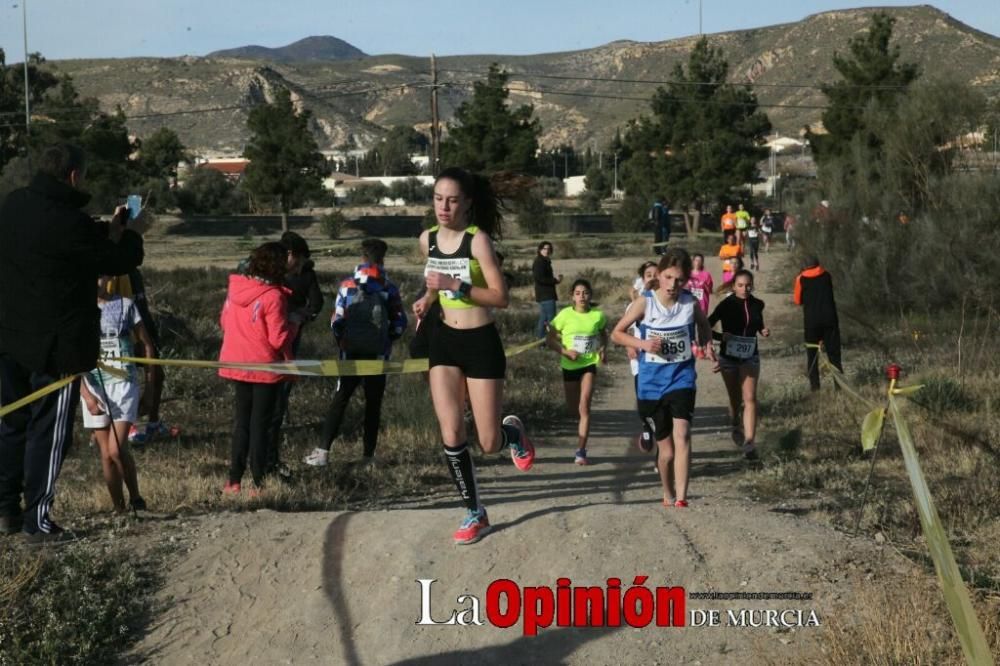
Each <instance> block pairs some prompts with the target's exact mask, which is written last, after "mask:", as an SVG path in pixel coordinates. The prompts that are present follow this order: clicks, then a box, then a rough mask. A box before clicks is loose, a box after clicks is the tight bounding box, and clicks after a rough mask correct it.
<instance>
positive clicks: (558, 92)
mask: <svg viewBox="0 0 1000 666" xmlns="http://www.w3.org/2000/svg"><path fill="white" fill-rule="evenodd" d="M441 85H443V86H450V87H465V88H469V87H472V86H473V85H474V84H473V83H461V82H449V83H444V84H441ZM505 87H506V88H507V90H509V91H510V92H520V93H538V94H543V95H564V96H568V97H592V98H596V99H612V100H621V101H633V102H650V101H651V100H652V96H650V97H635V96H631V95H616V94H613V93H607V94H602V93H584V92H569V91H564V90H552V89H547V88H514V87H511V86H505ZM671 99H674V100H677V101H679V102H698V103H701V104H712V105H723V106H753V107H757V108H772V109H812V110H819V111H825V110H826V109H828V108H830V107H829V106H827V105H820V104H788V103H774V104H766V103H763V102H740V101H737V100H731V101H729V100H715V99H701V98H698V97H678V96H671ZM841 108H851V109H857V110H863V109H864V107H860V106H852V107H841Z"/></svg>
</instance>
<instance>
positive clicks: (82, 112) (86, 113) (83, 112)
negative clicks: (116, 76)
mask: <svg viewBox="0 0 1000 666" xmlns="http://www.w3.org/2000/svg"><path fill="white" fill-rule="evenodd" d="M359 80H360V79H359ZM428 87H430V84H427V83H422V82H410V83H401V84H396V85H391V86H377V87H371V88H365V89H363V90H351V91H344V92H335V93H319V94H311V90H308V89H302V88H300V89H299V90H298V91H297V92H302V93H308V94H309V95H310V97H313V98H316V99H335V98H341V97H353V96H357V95H368V94H372V93H376V94H377V93H382V92H390V91H394V90H402V89H406V88H428ZM256 106H257V105H256V104H230V105H225V106H213V107H204V108H200V109H182V110H179V111H158V112H152V113H136V114H123V115H124V117H125V120H126V121H127V120H148V119H150V118H169V117H174V116H185V115H196V114H203V113H220V112H223V111H240V110H245V111H249V110H252V109H253V108H255V107H256ZM63 113H65V114H68V115H70V116H73V115H79V117H80V118H81V119H86V120H89V119H90V118H91V117H92V116H91V115H90V114H91V112H90V110H88V109H79V108H78V109H53V110H52V111H51V112H48V113H39V114H38V116H43V117H47V116H49V115H56V116H58V115H60V114H63ZM0 115H8V114H7V113H6V112H5V113H3V114H0ZM12 115H20V113H19V112H18V113H17V114H12ZM67 122H71V120H70V119H69V118H64V119H62V120H59V119H53V120H51V121H50V123H46V124H51V123H67ZM23 126H24V123H23V122H22V123H11V124H3V125H0V127H23Z"/></svg>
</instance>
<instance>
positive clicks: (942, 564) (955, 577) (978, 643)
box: [889, 392, 993, 666]
mask: <svg viewBox="0 0 1000 666" xmlns="http://www.w3.org/2000/svg"><path fill="white" fill-rule="evenodd" d="M889 411H890V413H891V414H892V418H893V421H894V422H895V424H896V436H897V437H898V438H899V445H900V448H901V449H902V450H903V462H904V463H905V465H906V473H907V475H908V476H909V477H910V486H911V487H912V488H913V496H914V497H915V498H916V499H917V513H918V514H919V515H920V527H921V528H922V529H923V532H924V537H926V538H927V547H928V549H929V550H930V551H931V559H932V560H934V569H935V570H936V571H937V577H938V580H939V581H940V582H941V591H942V592H943V593H944V601H945V604H946V605H947V606H948V612H949V613H951V619H952V622H954V623H955V630H956V631H957V632H958V640H959V642H960V643H961V644H962V652H963V653H964V654H965V660H966V661H967V662H968V663H970V664H974V665H976V666H979V665H980V664H984V665H985V664H993V657H992V656H991V655H990V648H989V646H988V645H987V643H986V636H985V635H984V634H983V628H982V627H981V626H980V625H979V619H978V618H977V617H976V611H975V609H973V608H972V602H971V601H970V600H969V591H968V590H967V589H966V587H965V582H964V581H963V580H962V574H961V572H960V571H959V570H958V564H957V563H956V562H955V555H954V554H953V553H952V552H951V545H950V544H949V543H948V536H947V535H946V534H945V532H944V526H943V525H942V524H941V518H940V516H938V512H937V508H936V507H935V506H934V498H933V497H931V491H930V489H929V488H928V487H927V480H926V479H925V478H924V472H923V470H922V469H921V468H920V460H919V459H918V458H917V449H916V447H915V446H914V445H913V437H912V436H911V435H910V429H909V427H908V426H907V424H906V421H905V420H904V419H903V416H902V414H901V413H900V411H899V404H898V403H897V402H896V397H895V396H894V395H893V393H892V392H890V393H889Z"/></svg>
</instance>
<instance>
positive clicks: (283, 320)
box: [219, 275, 298, 384]
mask: <svg viewBox="0 0 1000 666" xmlns="http://www.w3.org/2000/svg"><path fill="white" fill-rule="evenodd" d="M289 293H290V292H289V290H288V289H287V288H285V287H282V286H279V285H274V284H268V283H266V282H262V281H261V280H258V279H256V278H252V277H247V276H245V275H230V276H229V292H228V294H227V295H226V302H225V304H224V305H223V306H222V314H221V315H220V317H219V324H220V325H221V326H222V350H221V351H220V352H219V360H220V361H230V362H237V363H275V362H281V361H290V360H292V340H293V339H294V338H295V333H296V331H297V329H298V326H297V325H295V324H293V323H291V322H290V321H288V310H287V306H288V294H289ZM219 376H220V377H225V378H226V379H235V380H238V381H242V382H252V383H255V384H274V383H277V382H281V381H285V380H286V379H288V378H287V376H285V375H279V374H276V373H273V372H263V371H260V370H237V369H232V368H220V369H219Z"/></svg>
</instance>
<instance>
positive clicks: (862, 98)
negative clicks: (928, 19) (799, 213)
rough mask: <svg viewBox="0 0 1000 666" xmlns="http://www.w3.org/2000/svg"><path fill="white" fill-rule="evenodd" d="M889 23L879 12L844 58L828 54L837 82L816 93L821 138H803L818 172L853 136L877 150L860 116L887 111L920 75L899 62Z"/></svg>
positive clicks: (845, 149) (841, 152) (854, 39)
mask: <svg viewBox="0 0 1000 666" xmlns="http://www.w3.org/2000/svg"><path fill="white" fill-rule="evenodd" d="M895 22H896V20H895V19H894V18H892V17H891V16H889V15H888V14H885V13H884V12H876V13H875V14H872V17H871V24H870V25H869V27H868V30H867V32H865V33H863V34H861V35H858V36H856V37H852V38H851V40H850V41H849V42H848V50H849V52H850V54H849V56H842V55H840V54H839V53H837V54H834V56H833V66H834V68H836V70H837V72H838V73H839V74H840V75H841V76H842V77H843V78H842V79H841V80H840V81H837V82H835V83H832V84H828V85H824V86H822V88H821V89H822V91H823V94H825V95H826V96H827V98H828V99H829V107H828V108H827V109H826V110H825V111H824V112H823V128H824V129H825V131H826V134H811V133H810V134H809V141H810V144H811V145H812V148H813V155H814V156H815V159H816V161H817V163H818V164H820V166H822V165H823V164H824V162H829V161H830V160H832V159H835V158H837V157H840V156H842V155H844V154H845V153H847V152H848V149H849V147H850V145H851V141H852V140H853V139H854V138H855V137H856V136H859V135H860V136H861V138H862V140H864V141H865V142H867V143H870V144H872V145H875V144H877V142H878V138H877V137H876V136H874V135H873V134H872V133H871V132H869V131H867V128H866V127H865V123H864V114H865V110H866V109H867V108H868V107H870V106H872V105H876V106H878V107H880V108H881V109H883V110H887V111H891V110H892V109H894V108H895V106H896V104H897V103H898V101H899V100H900V99H901V98H903V97H905V96H906V91H907V90H908V89H909V86H910V84H911V83H913V82H914V81H915V80H916V79H917V77H918V76H919V75H920V70H919V68H918V67H917V65H915V64H913V63H900V62H899V57H900V50H899V44H891V43H890V42H891V41H892V27H893V24H894V23H895Z"/></svg>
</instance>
